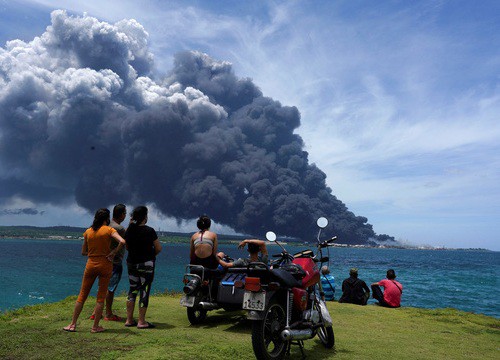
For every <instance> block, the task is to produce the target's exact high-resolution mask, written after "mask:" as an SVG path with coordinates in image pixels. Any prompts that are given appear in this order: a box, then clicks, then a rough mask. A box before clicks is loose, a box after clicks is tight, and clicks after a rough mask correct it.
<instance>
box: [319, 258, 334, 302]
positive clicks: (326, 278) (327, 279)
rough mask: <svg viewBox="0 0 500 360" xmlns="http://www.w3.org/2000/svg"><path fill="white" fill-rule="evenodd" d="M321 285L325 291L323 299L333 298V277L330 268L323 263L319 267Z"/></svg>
mask: <svg viewBox="0 0 500 360" xmlns="http://www.w3.org/2000/svg"><path fill="white" fill-rule="evenodd" d="M321 274H322V275H321V286H322V287H323V292H324V293H325V300H334V298H335V278H334V277H333V275H330V269H328V266H326V265H324V266H323V267H322V268H321Z"/></svg>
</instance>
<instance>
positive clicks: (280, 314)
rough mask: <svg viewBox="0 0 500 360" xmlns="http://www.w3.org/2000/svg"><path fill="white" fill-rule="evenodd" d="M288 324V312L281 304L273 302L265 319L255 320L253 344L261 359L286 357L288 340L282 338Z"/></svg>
mask: <svg viewBox="0 0 500 360" xmlns="http://www.w3.org/2000/svg"><path fill="white" fill-rule="evenodd" d="M285 326H286V312H285V309H284V308H283V306H282V305H281V304H278V303H273V304H271V305H270V306H269V308H268V309H267V311H266V315H265V317H264V319H263V320H258V321H254V323H253V327H252V346H253V351H254V353H255V357H256V358H257V359H259V360H271V359H272V360H279V359H283V358H284V357H285V353H286V349H287V345H288V342H287V341H285V340H283V339H282V338H281V332H282V331H283V329H284V328H285Z"/></svg>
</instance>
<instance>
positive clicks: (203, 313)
mask: <svg viewBox="0 0 500 360" xmlns="http://www.w3.org/2000/svg"><path fill="white" fill-rule="evenodd" d="M187 316H188V320H189V322H190V323H191V325H198V324H201V323H202V322H203V321H205V319H206V318H207V310H204V309H196V308H192V307H188V308H187Z"/></svg>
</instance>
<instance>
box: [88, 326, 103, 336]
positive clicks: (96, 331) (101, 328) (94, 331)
mask: <svg viewBox="0 0 500 360" xmlns="http://www.w3.org/2000/svg"><path fill="white" fill-rule="evenodd" d="M103 331H106V329H105V328H103V327H102V326H98V327H96V328H95V329H94V328H92V329H91V330H90V332H91V333H92V334H95V333H101V332H103Z"/></svg>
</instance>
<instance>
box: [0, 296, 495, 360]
mask: <svg viewBox="0 0 500 360" xmlns="http://www.w3.org/2000/svg"><path fill="white" fill-rule="evenodd" d="M179 298H180V297H179V295H156V296H153V297H152V298H151V300H150V307H149V309H148V316H147V318H148V320H150V321H152V322H154V323H155V324H156V325H157V328H156V329H151V330H138V329H136V328H126V327H124V326H123V323H116V322H107V321H102V322H101V324H102V325H103V326H104V327H105V328H106V329H107V331H106V332H104V333H101V334H91V333H90V328H91V326H92V322H91V321H90V320H87V318H88V316H89V315H90V313H91V312H92V307H93V305H94V299H89V300H88V301H87V303H86V305H85V308H84V310H83V312H82V316H81V317H80V320H79V323H78V327H77V332H76V333H67V332H64V331H62V327H63V326H65V325H67V324H68V323H69V322H70V318H71V314H72V310H73V305H74V301H75V299H76V298H75V297H70V298H68V299H65V300H63V301H61V302H58V303H54V304H44V305H37V306H30V307H25V308H22V309H20V310H17V311H13V312H8V313H5V314H2V315H0V358H1V359H49V358H50V359H80V358H85V359H137V358H143V359H148V360H149V359H203V360H208V359H253V358H254V355H253V351H252V346H251V322H249V321H248V320H246V319H245V316H244V312H232V313H229V312H225V311H222V310H221V311H212V312H209V315H208V317H207V320H206V323H205V324H203V325H201V326H191V325H190V324H189V322H188V320H187V317H186V310H185V308H183V307H181V306H180V305H179ZM115 305H116V306H115V308H116V312H117V313H118V314H119V315H124V314H125V309H124V308H125V298H124V297H118V298H117V299H115ZM328 307H329V309H330V313H331V315H332V318H333V320H334V331H335V339H336V346H335V349H333V350H327V349H324V348H323V346H322V345H321V344H320V342H319V340H318V339H317V338H315V339H312V340H307V341H305V352H306V355H307V357H308V359H338V360H341V359H384V360H387V359H499V358H500V320H498V319H495V318H492V317H487V316H482V315H475V314H471V313H466V312H462V311H457V310H454V309H440V310H425V309H417V308H400V309H386V308H381V307H378V306H374V305H369V306H364V307H362V306H356V305H349V304H338V303H336V302H334V303H329V304H328ZM291 358H292V359H300V352H299V349H298V348H297V347H296V346H295V347H293V348H292V356H291Z"/></svg>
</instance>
